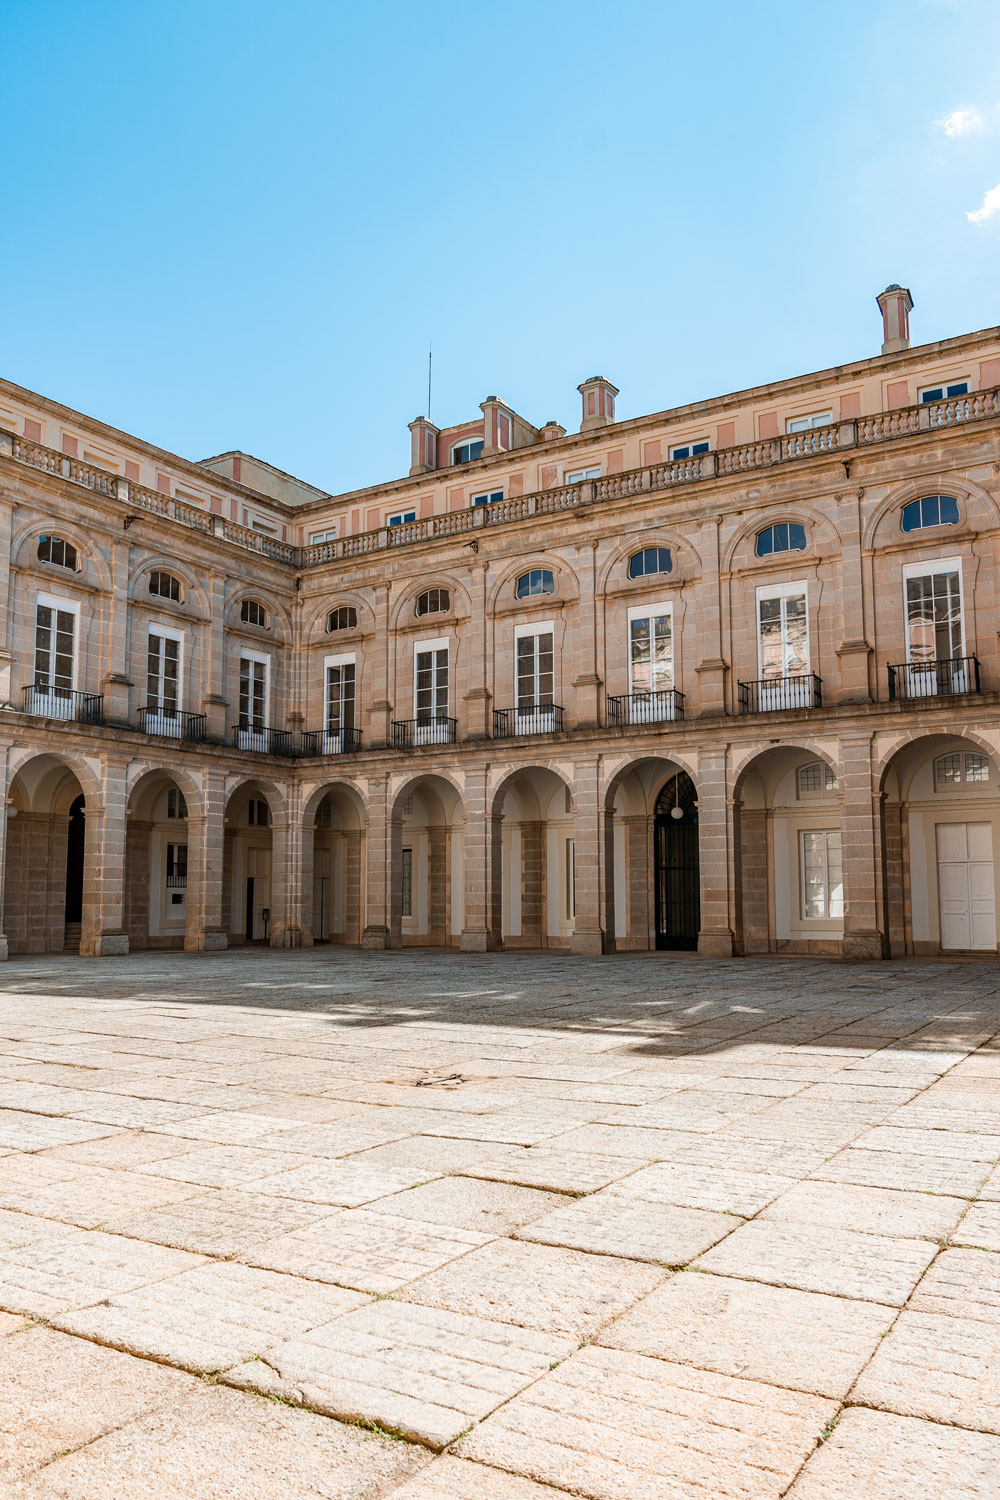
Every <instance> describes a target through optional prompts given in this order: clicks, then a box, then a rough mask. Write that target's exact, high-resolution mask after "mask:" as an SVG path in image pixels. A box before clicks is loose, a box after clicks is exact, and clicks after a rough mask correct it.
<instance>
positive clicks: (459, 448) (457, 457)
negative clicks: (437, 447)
mask: <svg viewBox="0 0 1000 1500" xmlns="http://www.w3.org/2000/svg"><path fill="white" fill-rule="evenodd" d="M482 456H483V439H482V438H470V439H469V441H468V442H465V443H456V444H455V446H454V448H452V450H451V461H452V463H453V464H474V463H475V461H476V459H477V458H482Z"/></svg>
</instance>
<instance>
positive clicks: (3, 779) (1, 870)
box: [0, 506, 16, 963]
mask: <svg viewBox="0 0 1000 1500" xmlns="http://www.w3.org/2000/svg"><path fill="white" fill-rule="evenodd" d="M5 513H6V514H5ZM8 523H9V509H8V508H7V507H5V506H0V558H2V559H3V560H2V562H0V580H6V579H7V577H8V572H9V570H8V563H9V559H10V547H9V545H8V546H7V548H6V552H4V551H3V550H2V546H3V538H4V534H5V533H4V527H5V525H7V527H8V533H7V540H8V542H9V524H8ZM4 586H5V587H6V582H5V583H4ZM0 645H2V642H0ZM2 668H3V661H2V658H0V671H2ZM0 701H6V699H5V697H4V695H3V694H2V693H0ZM9 761H10V750H9V749H8V748H7V747H6V746H4V748H3V750H2V751H0V963H2V962H3V960H4V959H5V958H6V957H7V954H8V946H7V933H6V931H5V924H4V907H5V901H6V895H5V892H6V889H7V855H8V850H9V847H10V844H9V839H8V832H7V824H8V818H9V816H10V813H9V810H8V807H7V798H8V796H9V794H10V781H11V777H10V765H9ZM15 821H16V820H15Z"/></svg>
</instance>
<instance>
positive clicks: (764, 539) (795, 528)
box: [757, 521, 806, 557]
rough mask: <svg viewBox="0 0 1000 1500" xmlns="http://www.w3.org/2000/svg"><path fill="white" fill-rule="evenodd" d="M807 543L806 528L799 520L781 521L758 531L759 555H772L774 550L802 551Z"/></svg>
mask: <svg viewBox="0 0 1000 1500" xmlns="http://www.w3.org/2000/svg"><path fill="white" fill-rule="evenodd" d="M805 545H806V529H805V527H804V526H800V525H799V523H798V521H780V522H779V523H778V525H777V526H767V527H765V528H764V530H763V531H758V533H757V556H758V557H770V555H771V553H772V552H802V551H804V550H805Z"/></svg>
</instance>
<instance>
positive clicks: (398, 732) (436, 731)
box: [392, 715, 458, 750]
mask: <svg viewBox="0 0 1000 1500" xmlns="http://www.w3.org/2000/svg"><path fill="white" fill-rule="evenodd" d="M457 733H458V720H457V719H449V718H446V717H444V716H441V715H438V716H437V717H435V718H429V719H394V720H393V724H392V748H393V749H394V750H412V749H413V748H414V746H416V745H453V744H454V743H455V738H456V735H457Z"/></svg>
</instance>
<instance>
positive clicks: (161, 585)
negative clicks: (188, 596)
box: [149, 570, 181, 604]
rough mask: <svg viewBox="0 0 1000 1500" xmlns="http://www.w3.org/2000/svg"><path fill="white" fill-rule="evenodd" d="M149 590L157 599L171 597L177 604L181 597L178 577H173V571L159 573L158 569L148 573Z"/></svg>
mask: <svg viewBox="0 0 1000 1500" xmlns="http://www.w3.org/2000/svg"><path fill="white" fill-rule="evenodd" d="M149 592H150V593H151V594H152V595H153V596H154V598H157V599H173V600H175V601H176V602H177V603H178V604H179V603H180V597H181V585H180V579H178V578H175V577H174V575H173V573H161V572H160V571H159V570H157V571H156V572H153V573H150V575H149Z"/></svg>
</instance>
